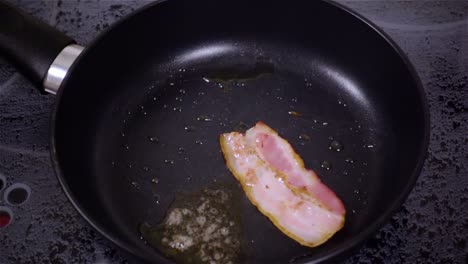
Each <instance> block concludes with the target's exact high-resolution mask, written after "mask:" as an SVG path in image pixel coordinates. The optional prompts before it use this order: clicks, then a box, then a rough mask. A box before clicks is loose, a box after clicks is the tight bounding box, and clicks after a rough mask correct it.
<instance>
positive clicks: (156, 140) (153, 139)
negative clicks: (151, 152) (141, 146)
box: [148, 136, 159, 143]
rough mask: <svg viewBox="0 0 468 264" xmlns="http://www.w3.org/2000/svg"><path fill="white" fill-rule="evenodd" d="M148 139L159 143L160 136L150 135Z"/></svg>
mask: <svg viewBox="0 0 468 264" xmlns="http://www.w3.org/2000/svg"><path fill="white" fill-rule="evenodd" d="M148 140H149V141H150V142H152V143H159V138H157V137H155V136H149V137H148Z"/></svg>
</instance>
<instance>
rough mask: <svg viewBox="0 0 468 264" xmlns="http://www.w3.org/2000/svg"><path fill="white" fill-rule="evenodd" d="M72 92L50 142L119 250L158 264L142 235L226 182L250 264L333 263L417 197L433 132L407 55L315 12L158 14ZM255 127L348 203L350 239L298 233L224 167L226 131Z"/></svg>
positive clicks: (182, 4) (307, 7)
mask: <svg viewBox="0 0 468 264" xmlns="http://www.w3.org/2000/svg"><path fill="white" fill-rule="evenodd" d="M59 96H60V97H59V102H58V104H57V109H56V114H55V127H54V136H55V139H54V142H53V144H54V147H55V150H56V153H57V158H58V160H57V162H58V164H59V169H60V172H61V176H60V177H61V181H62V183H63V184H64V187H65V190H66V192H67V194H68V195H69V196H70V197H71V199H72V202H73V203H74V204H75V206H77V207H78V208H79V210H80V211H81V212H82V213H83V214H84V216H85V218H87V219H88V221H90V222H91V223H92V224H93V225H94V226H95V227H97V228H98V229H99V230H100V231H101V232H102V233H104V234H105V235H106V236H107V237H108V238H110V239H111V240H113V241H114V242H116V243H117V244H119V245H120V246H122V247H124V248H126V249H127V250H129V251H131V252H132V253H134V254H136V255H140V256H141V257H143V258H146V259H151V260H154V261H162V260H163V256H161V255H160V254H159V252H158V250H157V249H153V248H151V247H150V246H148V245H147V244H146V243H145V241H143V240H141V239H140V236H141V235H140V234H139V232H138V226H139V225H140V224H141V223H142V222H152V223H157V222H158V221H161V220H162V218H163V217H164V216H165V214H166V212H167V210H168V208H169V207H170V206H171V203H172V202H173V201H174V199H175V197H176V196H177V195H178V194H180V193H184V192H196V191H198V190H200V189H202V188H204V187H213V186H219V185H223V186H229V188H231V189H232V191H233V192H235V193H237V194H238V195H239V196H238V197H240V199H238V201H236V202H237V203H238V206H239V207H240V217H241V220H242V230H243V238H242V240H243V241H242V243H243V245H244V249H245V250H243V251H242V254H241V256H240V258H241V259H242V260H243V261H245V262H247V263H286V262H289V261H297V262H303V261H313V260H317V259H321V258H328V257H331V256H334V255H335V254H337V252H340V251H344V250H346V249H348V248H349V247H350V246H351V245H354V244H355V243H356V241H359V240H362V239H363V238H364V235H365V234H366V232H369V231H368V230H369V229H368V228H369V227H370V226H372V225H375V224H376V223H380V224H381V222H382V220H383V219H382V216H383V215H385V214H388V212H390V211H392V210H394V209H395V206H398V205H399V204H398V203H397V201H400V200H401V199H403V198H404V196H405V195H406V193H407V191H408V188H409V187H411V185H412V184H413V183H414V180H415V177H416V176H417V174H418V170H419V168H418V167H417V166H418V164H419V163H420V162H421V161H420V159H421V156H422V154H423V153H422V150H423V148H424V144H425V128H426V125H427V124H426V123H425V122H427V120H426V116H425V111H426V109H425V104H424V102H423V99H422V94H421V91H420V90H418V83H417V81H416V80H415V79H414V77H413V76H412V73H411V72H410V71H409V70H408V69H407V65H406V64H405V62H404V61H402V59H401V57H400V55H399V54H398V53H397V52H396V50H395V49H394V48H393V47H392V46H391V45H390V44H389V43H388V42H387V41H386V40H385V39H384V38H383V37H382V36H381V35H379V34H376V33H375V32H374V31H372V29H371V28H370V27H369V26H368V25H366V24H365V23H364V22H362V21H360V20H358V19H356V18H355V17H354V16H353V15H350V14H349V13H347V12H346V11H344V10H342V9H340V8H337V7H335V6H333V5H331V4H329V3H325V2H318V1H297V2H294V3H291V4H290V5H280V4H276V3H270V2H267V1H254V2H252V1H246V0H245V1H244V0H237V1H233V2H226V3H223V4H220V3H219V2H218V1H214V0H202V1H184V0H171V1H166V2H162V3H160V4H157V5H153V6H151V7H149V8H147V9H145V10H143V11H141V12H139V13H138V15H137V16H133V17H131V18H129V19H127V20H125V22H124V23H121V24H119V25H118V26H117V27H115V28H114V29H112V30H110V31H109V32H107V34H106V35H105V36H103V37H101V38H100V39H99V41H96V42H95V43H94V44H93V45H92V46H91V47H90V48H89V50H88V51H87V52H86V53H85V54H84V55H83V57H82V58H81V59H80V60H79V62H78V64H77V65H76V67H74V69H73V72H72V74H71V75H70V77H69V78H68V79H67V80H66V86H65V87H64V89H63V91H61V92H60V95H59ZM257 121H263V122H265V123H266V124H268V125H269V126H271V127H272V128H273V129H275V130H277V131H278V132H279V133H280V134H281V136H283V137H284V138H286V139H287V140H288V141H289V142H290V143H291V144H292V146H293V147H294V148H295V149H296V150H297V152H298V153H299V154H300V155H301V157H302V158H303V159H304V162H305V165H306V167H307V168H310V169H312V170H314V171H315V172H317V174H318V175H319V177H321V179H322V180H323V181H324V182H325V183H326V184H327V185H328V186H330V188H331V189H332V190H334V191H335V192H336V193H337V195H338V196H339V197H340V198H341V199H342V200H343V202H344V204H345V207H346V210H347V216H346V224H345V227H344V228H343V230H341V231H340V232H339V233H337V234H336V235H335V236H334V237H333V238H332V239H331V240H329V241H328V242H327V243H325V244H323V245H321V246H319V247H316V248H307V247H303V246H300V245H299V244H298V243H296V242H295V241H293V240H291V239H289V238H288V237H286V236H285V235H284V234H282V233H281V232H280V231H279V230H277V229H276V227H274V226H273V225H272V224H271V223H270V222H269V221H268V219H267V218H266V217H264V216H263V215H262V214H261V213H259V212H258V210H257V209H256V208H255V207H254V206H253V205H252V204H251V203H250V202H249V201H248V199H247V198H246V197H245V196H244V195H243V193H242V191H241V189H240V187H239V186H238V184H237V182H236V181H235V179H234V177H233V176H232V175H231V174H230V172H229V171H228V170H227V168H226V166H225V164H224V160H223V157H222V153H221V152H220V147H219V143H218V137H219V135H220V134H221V133H225V132H231V131H234V130H238V131H239V130H245V129H246V128H248V127H251V126H253V125H254V124H255V122H257ZM337 144H338V145H337ZM337 146H338V147H337Z"/></svg>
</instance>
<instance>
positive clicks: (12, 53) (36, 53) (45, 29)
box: [0, 0, 75, 93]
mask: <svg viewBox="0 0 468 264" xmlns="http://www.w3.org/2000/svg"><path fill="white" fill-rule="evenodd" d="M73 43H75V41H74V40H73V39H71V38H70V37H68V36H66V35H65V34H63V33H62V32H60V31H58V30H57V29H55V28H53V27H51V26H49V25H47V24H46V23H44V22H42V21H40V20H38V19H36V18H34V17H32V16H30V15H28V14H26V13H24V12H22V11H20V10H18V9H17V8H15V7H13V6H11V5H9V4H7V3H5V2H2V1H1V0H0V56H1V57H4V58H5V59H6V60H7V61H9V62H10V63H12V64H13V65H14V66H15V67H16V68H17V69H18V71H19V72H21V73H22V74H23V75H24V76H26V78H28V79H29V80H30V81H31V82H32V83H33V84H34V85H35V86H36V87H37V88H39V90H40V91H41V92H43V93H44V87H43V80H44V78H45V76H46V74H47V72H48V70H49V67H50V65H51V64H52V62H53V61H54V60H55V59H56V57H57V55H58V54H59V53H60V52H61V51H62V50H63V49H64V48H65V47H66V46H68V45H70V44H73Z"/></svg>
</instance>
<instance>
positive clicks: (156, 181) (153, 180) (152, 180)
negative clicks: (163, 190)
mask: <svg viewBox="0 0 468 264" xmlns="http://www.w3.org/2000/svg"><path fill="white" fill-rule="evenodd" d="M151 183H154V184H158V183H159V179H158V178H156V177H154V178H153V179H151Z"/></svg>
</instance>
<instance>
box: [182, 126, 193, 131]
mask: <svg viewBox="0 0 468 264" xmlns="http://www.w3.org/2000/svg"><path fill="white" fill-rule="evenodd" d="M184 130H185V132H193V131H195V130H196V128H195V127H194V126H185V127H184Z"/></svg>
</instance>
